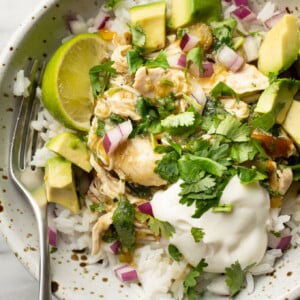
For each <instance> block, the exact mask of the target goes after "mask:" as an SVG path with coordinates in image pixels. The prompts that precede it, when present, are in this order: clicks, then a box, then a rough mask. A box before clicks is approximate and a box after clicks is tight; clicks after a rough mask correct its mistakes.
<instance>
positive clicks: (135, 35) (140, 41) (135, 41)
mask: <svg viewBox="0 0 300 300" xmlns="http://www.w3.org/2000/svg"><path fill="white" fill-rule="evenodd" d="M128 27H129V30H130V32H131V35H132V45H133V46H134V47H136V48H137V49H142V48H143V47H144V45H145V42H146V35H145V32H144V30H143V29H142V27H141V26H140V25H139V24H135V25H130V24H128Z"/></svg>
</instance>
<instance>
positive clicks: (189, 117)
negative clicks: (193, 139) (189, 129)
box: [161, 111, 195, 128]
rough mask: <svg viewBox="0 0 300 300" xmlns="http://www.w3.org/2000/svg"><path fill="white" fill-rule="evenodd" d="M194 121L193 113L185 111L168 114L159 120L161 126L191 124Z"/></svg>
mask: <svg viewBox="0 0 300 300" xmlns="http://www.w3.org/2000/svg"><path fill="white" fill-rule="evenodd" d="M194 121H195V114H194V113H193V112H190V111H186V112H183V113H180V114H177V115H170V116H168V117H167V118H165V119H164V120H162V121H161V125H162V126H163V127H169V128H170V127H179V126H192V125H193V124H194Z"/></svg>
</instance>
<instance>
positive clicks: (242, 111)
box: [221, 98, 250, 120]
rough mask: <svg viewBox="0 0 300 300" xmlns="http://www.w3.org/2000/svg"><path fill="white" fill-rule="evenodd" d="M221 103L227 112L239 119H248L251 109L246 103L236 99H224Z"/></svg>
mask: <svg viewBox="0 0 300 300" xmlns="http://www.w3.org/2000/svg"><path fill="white" fill-rule="evenodd" d="M221 102H222V104H223V106H224V108H225V110H226V111H227V112H229V113H230V114H233V115H235V116H236V117H237V118H238V119H240V120H241V119H245V118H248V116H249V114H250V109H249V106H248V104H247V103H245V102H244V101H237V100H236V99H235V98H223V99H221Z"/></svg>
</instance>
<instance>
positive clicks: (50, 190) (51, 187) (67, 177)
mask: <svg viewBox="0 0 300 300" xmlns="http://www.w3.org/2000/svg"><path fill="white" fill-rule="evenodd" d="M45 186H46V195H47V199H48V201H49V202H55V203H58V204H60V205H62V206H64V207H66V208H68V209H70V210H71V211H73V212H74V213H77V212H79V211H80V205H79V199H78V197H77V193H76V187H75V180H74V176H73V172H72V163H71V162H70V161H67V160H65V159H64V158H62V157H59V156H57V157H52V158H49V159H48V160H47V163H46V168H45Z"/></svg>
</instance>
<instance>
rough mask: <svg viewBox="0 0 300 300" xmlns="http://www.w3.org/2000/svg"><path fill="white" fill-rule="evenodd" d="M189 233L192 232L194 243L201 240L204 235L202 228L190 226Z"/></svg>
mask: <svg viewBox="0 0 300 300" xmlns="http://www.w3.org/2000/svg"><path fill="white" fill-rule="evenodd" d="M191 234H192V236H193V238H194V241H195V242H196V243H199V242H201V240H202V239H203V237H204V231H203V229H202V228H197V227H192V228H191Z"/></svg>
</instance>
